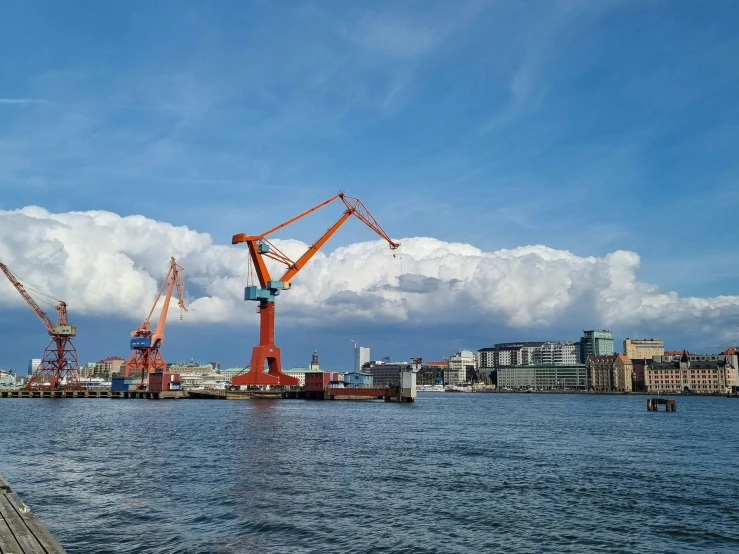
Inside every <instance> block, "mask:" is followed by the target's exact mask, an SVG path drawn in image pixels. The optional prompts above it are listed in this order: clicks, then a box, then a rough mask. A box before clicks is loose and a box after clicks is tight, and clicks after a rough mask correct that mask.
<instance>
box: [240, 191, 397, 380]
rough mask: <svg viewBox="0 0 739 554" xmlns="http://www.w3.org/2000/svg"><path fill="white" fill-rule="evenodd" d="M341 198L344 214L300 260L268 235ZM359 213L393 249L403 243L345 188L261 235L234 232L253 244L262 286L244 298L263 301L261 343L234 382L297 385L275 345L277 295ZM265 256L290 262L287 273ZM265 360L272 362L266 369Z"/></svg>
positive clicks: (249, 290)
mask: <svg viewBox="0 0 739 554" xmlns="http://www.w3.org/2000/svg"><path fill="white" fill-rule="evenodd" d="M338 199H341V201H342V202H343V203H344V206H345V207H346V210H345V211H344V214H343V215H342V216H341V217H340V218H339V219H338V221H336V223H334V224H333V225H332V226H331V227H329V228H328V230H327V231H326V232H325V233H324V234H323V235H321V236H320V237H319V238H318V240H316V242H314V243H313V244H312V245H310V247H309V248H308V250H306V252H305V253H304V254H303V255H302V256H301V257H300V258H299V259H298V260H296V261H293V260H291V259H290V258H289V257H288V256H286V255H285V254H284V253H283V252H281V251H280V249H279V248H277V247H276V246H275V245H274V244H272V243H271V242H270V241H269V240H268V239H267V237H268V236H269V235H271V234H272V233H274V232H275V231H278V230H280V229H283V228H284V227H287V226H288V225H290V224H291V223H294V222H295V221H297V220H299V219H301V218H302V217H305V216H306V215H308V214H310V213H313V212H315V211H316V210H318V209H320V208H322V207H324V206H326V205H327V204H330V203H331V202H333V201H334V200H338ZM352 215H353V216H355V217H356V218H357V219H359V220H360V221H362V222H364V224H365V225H367V226H368V227H369V228H370V229H372V230H373V231H375V232H376V233H377V234H378V235H380V236H381V237H382V238H383V239H385V240H386V241H387V242H388V244H389V245H390V248H391V249H393V250H394V249H396V248H398V247H399V246H400V243H399V242H396V241H394V240H393V239H391V238H390V236H389V235H388V234H387V233H386V232H385V231H384V230H383V228H382V227H381V226H380V224H379V223H378V222H377V220H376V219H375V218H374V217H373V216H372V214H371V213H370V211H369V210H368V209H367V207H366V206H365V205H364V204H363V203H362V201H361V200H360V199H359V198H354V197H352V196H347V195H345V194H344V193H343V192H340V193H338V194H336V195H335V196H332V197H331V198H329V199H328V200H326V201H325V202H322V203H320V204H318V205H317V206H314V207H312V208H310V209H309V210H306V211H304V212H303V213H301V214H298V215H296V216H295V217H293V218H292V219H289V220H287V221H286V222H284V223H281V224H280V225H278V226H277V227H273V228H272V229H269V230H268V231H265V232H264V233H262V234H261V235H246V234H244V233H240V234H238V235H234V236H233V238H232V239H231V243H232V244H239V243H242V242H245V243H246V245H247V246H248V248H249V256H250V257H251V261H252V262H253V264H254V268H255V271H256V275H257V279H258V280H259V286H256V285H254V286H247V287H246V290H245V292H244V300H252V301H256V302H259V344H258V345H256V346H255V347H254V348H253V349H252V355H251V364H250V371H248V372H245V373H241V374H239V375H236V376H234V378H233V379H232V381H231V384H232V385H246V386H267V385H288V386H289V385H297V384H298V380H297V379H296V378H295V377H292V376H290V375H286V374H284V373H282V367H281V365H282V362H281V358H280V349H279V348H278V347H277V346H276V345H275V298H276V296H277V295H279V294H280V291H283V290H288V289H289V288H290V280H291V279H292V278H293V277H295V275H297V274H298V272H299V271H300V270H301V269H303V267H305V264H307V263H308V261H310V259H311V258H312V257H313V256H314V255H315V254H316V252H318V250H319V249H320V248H321V247H322V246H323V245H324V244H325V243H326V241H327V240H328V239H329V238H331V236H332V235H333V234H334V233H335V232H336V231H337V229H338V228H339V227H341V226H342V225H343V224H344V222H345V221H346V220H347V219H349V218H350V217H351V216H352ZM265 258H269V259H272V260H275V261H277V262H279V263H281V264H284V265H285V266H287V269H286V270H285V273H284V274H283V275H282V277H280V278H279V279H278V280H273V279H272V276H271V275H270V272H269V270H268V269H267V264H266V262H265ZM265 363H266V364H267V366H268V369H267V371H266V372H265V371H264V365H265Z"/></svg>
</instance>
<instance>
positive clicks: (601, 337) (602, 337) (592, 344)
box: [580, 329, 615, 363]
mask: <svg viewBox="0 0 739 554" xmlns="http://www.w3.org/2000/svg"><path fill="white" fill-rule="evenodd" d="M614 352H615V351H614V349H613V333H612V332H611V331H608V330H607V329H602V330H600V331H597V330H593V331H583V337H582V338H581V339H580V361H581V362H583V363H585V362H587V359H588V356H610V355H612V354H613V353H614Z"/></svg>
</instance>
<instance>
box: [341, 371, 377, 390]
mask: <svg viewBox="0 0 739 554" xmlns="http://www.w3.org/2000/svg"><path fill="white" fill-rule="evenodd" d="M372 385H373V379H372V375H369V374H367V373H362V372H360V371H355V372H352V373H345V374H344V386H345V387H347V388H354V389H356V388H361V387H371V386H372Z"/></svg>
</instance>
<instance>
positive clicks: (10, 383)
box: [0, 369, 15, 389]
mask: <svg viewBox="0 0 739 554" xmlns="http://www.w3.org/2000/svg"><path fill="white" fill-rule="evenodd" d="M14 388H15V374H14V373H12V372H10V371H4V370H2V369H0V389H14Z"/></svg>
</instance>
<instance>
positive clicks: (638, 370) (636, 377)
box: [631, 358, 653, 392]
mask: <svg viewBox="0 0 739 554" xmlns="http://www.w3.org/2000/svg"><path fill="white" fill-rule="evenodd" d="M652 362H653V360H651V359H650V360H641V359H639V358H634V359H632V360H631V365H632V367H633V368H634V372H633V373H632V377H631V388H632V390H633V391H635V392H645V391H646V390H647V386H646V383H645V381H644V372H645V370H646V368H647V367H648V366H650V365H651V364H652Z"/></svg>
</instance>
